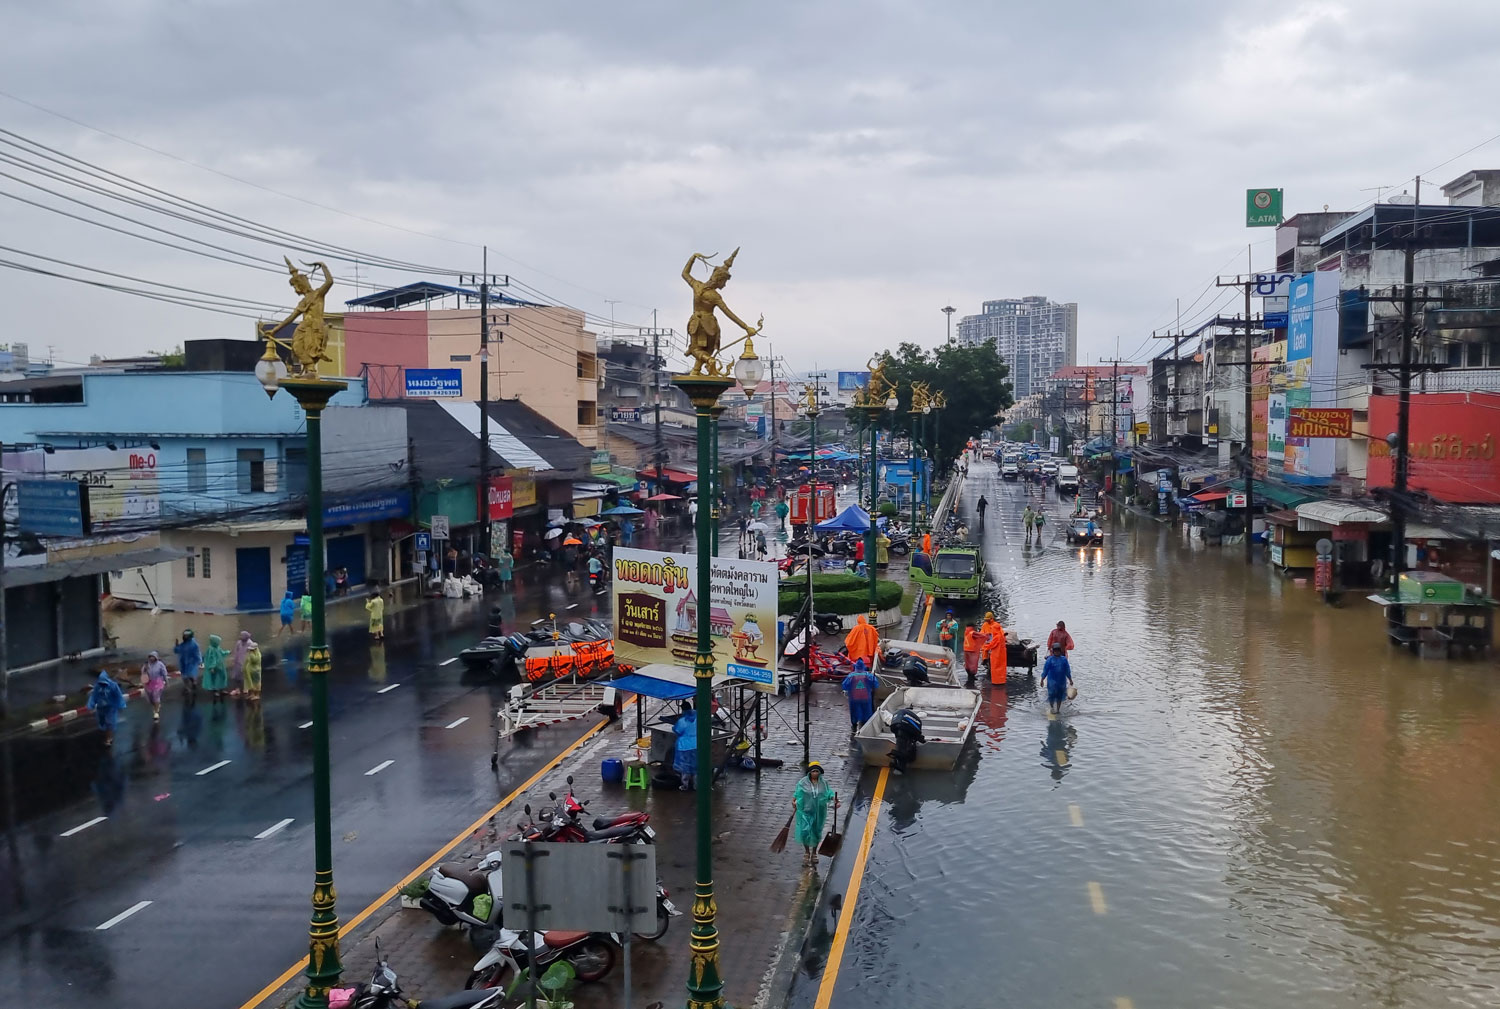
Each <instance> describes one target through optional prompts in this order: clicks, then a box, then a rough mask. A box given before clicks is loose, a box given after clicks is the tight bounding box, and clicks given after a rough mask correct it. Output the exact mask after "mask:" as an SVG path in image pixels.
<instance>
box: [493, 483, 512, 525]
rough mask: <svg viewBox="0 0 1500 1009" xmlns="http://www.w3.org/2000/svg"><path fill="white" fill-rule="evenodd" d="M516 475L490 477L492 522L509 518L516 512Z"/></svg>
mask: <svg viewBox="0 0 1500 1009" xmlns="http://www.w3.org/2000/svg"><path fill="white" fill-rule="evenodd" d="M514 481H515V478H514V477H508V476H492V477H490V493H489V502H488V505H489V518H490V521H491V522H495V521H499V520H500V519H508V518H510V517H511V515H513V514H514V513H515V504H514V494H515V487H514Z"/></svg>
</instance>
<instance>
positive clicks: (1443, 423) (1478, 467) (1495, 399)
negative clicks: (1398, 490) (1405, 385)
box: [1365, 392, 1500, 504]
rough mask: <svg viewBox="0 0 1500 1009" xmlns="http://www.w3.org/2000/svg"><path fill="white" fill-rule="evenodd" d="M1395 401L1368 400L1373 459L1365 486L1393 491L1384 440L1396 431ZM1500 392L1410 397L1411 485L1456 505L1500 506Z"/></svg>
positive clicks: (1383, 397) (1432, 393) (1394, 399)
mask: <svg viewBox="0 0 1500 1009" xmlns="http://www.w3.org/2000/svg"><path fill="white" fill-rule="evenodd" d="M1396 406H1397V404H1396V397H1395V396H1371V397H1370V459H1369V464H1368V467H1367V469H1366V476H1365V479H1366V482H1367V483H1368V485H1369V486H1371V487H1389V486H1391V478H1392V472H1391V470H1392V459H1391V449H1390V445H1389V444H1387V442H1386V440H1385V439H1386V436H1387V435H1388V434H1390V433H1391V432H1393V431H1395V430H1396ZM1497 411H1500V393H1493V392H1448V393H1445V392H1429V393H1425V394H1419V395H1414V396H1412V398H1411V436H1410V441H1409V443H1408V446H1407V450H1408V452H1409V456H1408V459H1407V482H1408V485H1409V486H1410V487H1411V489H1412V490H1414V491H1426V492H1428V493H1429V494H1431V495H1433V496H1434V497H1436V498H1440V499H1442V500H1444V501H1449V502H1452V503H1454V504H1500V444H1497V443H1500V435H1497V434H1496V427H1495V417H1496V416H1500V413H1497Z"/></svg>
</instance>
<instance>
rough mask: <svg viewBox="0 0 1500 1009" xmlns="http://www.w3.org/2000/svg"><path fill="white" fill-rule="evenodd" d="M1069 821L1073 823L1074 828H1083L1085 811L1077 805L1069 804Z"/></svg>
mask: <svg viewBox="0 0 1500 1009" xmlns="http://www.w3.org/2000/svg"><path fill="white" fill-rule="evenodd" d="M1068 819H1070V820H1072V821H1073V826H1075V827H1082V826H1083V810H1081V809H1079V808H1078V806H1077V805H1076V804H1075V803H1071V802H1070V803H1068Z"/></svg>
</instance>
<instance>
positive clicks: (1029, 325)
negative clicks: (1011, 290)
mask: <svg viewBox="0 0 1500 1009" xmlns="http://www.w3.org/2000/svg"><path fill="white" fill-rule="evenodd" d="M958 339H959V342H961V343H965V344H969V345H974V344H979V343H983V342H984V341H986V340H994V341H995V350H996V351H997V352H998V353H999V355H1000V357H1001V358H1002V359H1004V361H1005V363H1006V364H1008V365H1010V382H1011V387H1012V389H1013V391H1014V393H1015V397H1016V398H1017V399H1020V398H1022V397H1023V396H1029V395H1031V394H1032V393H1034V392H1040V391H1041V388H1042V382H1043V380H1044V379H1045V378H1046V377H1047V376H1048V375H1052V374H1054V373H1056V372H1057V371H1058V370H1060V369H1062V368H1066V367H1069V366H1071V365H1073V364H1076V363H1077V361H1078V305H1077V304H1076V303H1074V302H1068V303H1067V304H1058V303H1057V302H1054V301H1048V300H1047V299H1046V298H1044V297H1042V296H1040V295H1031V296H1029V297H1025V298H1004V299H1000V300H998V301H986V302H985V303H984V309H983V311H982V312H981V313H980V314H979V315H966V316H964V317H963V318H962V319H961V320H959V323H958Z"/></svg>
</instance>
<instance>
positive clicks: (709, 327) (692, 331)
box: [682, 249, 766, 378]
mask: <svg viewBox="0 0 1500 1009" xmlns="http://www.w3.org/2000/svg"><path fill="white" fill-rule="evenodd" d="M739 254H740V250H739V249H735V250H734V251H733V252H731V253H730V254H729V258H728V259H726V260H724V262H722V263H720V264H719V265H718V266H714V267H712V269H711V270H710V272H709V275H708V279H707V280H699V279H698V278H697V277H694V276H693V264H694V263H696V262H698V260H700V259H701V260H703V262H704V264H705V265H707V264H708V263H709V260H711V259H712V258H713V257H712V256H705V255H704V254H703V253H701V252H695V253H693V254H692V255H691V256H690V257H688V261H687V265H686V266H684V267H683V268H682V279H683V280H685V281H687V283H688V286H689V287H691V288H692V289H693V314H692V316H691V317H690V318H689V319H688V324H687V333H688V355H689V356H690V357H692V359H693V368H692V370H691V371H689V372H688V374H689V375H709V376H712V377H714V378H722V377H724V369H723V367H722V366H721V365H720V364H719V351H720V350H727V349H728V348H727V347H721V346H720V343H719V320H718V318H717V317H716V316H715V315H714V309H718V310H719V311H721V312H723V313H724V315H725V316H726V317H727V318H728V319H729V320H730V321H731V322H733V323H734V324H735V325H737V326H739V327H740V328H741V329H743V330H744V331H745V339H746V340H749V339H750V338H751V337H753V336H754V335H755V334H756V333H759V332H760V329H761V326H762V325H764V324H765V321H766V318H765V316H761V318H760V321H759V322H757V323H756V324H755V325H754V326H750V325H746V324H745V322H744V321H743V320H741V319H740V317H739V316H737V315H735V314H734V313H733V312H732V311H730V309H729V306H728V305H726V304H724V296H723V295H721V294H720V293H719V292H720V291H722V290H723V289H724V285H725V284H727V283H729V268H730V267H731V266H732V265H734V257H735V256H738V255H739ZM738 342H739V341H738V340H736V341H735V343H738ZM729 346H730V347H732V346H734V344H733V343H732V344H730V345H729Z"/></svg>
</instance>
